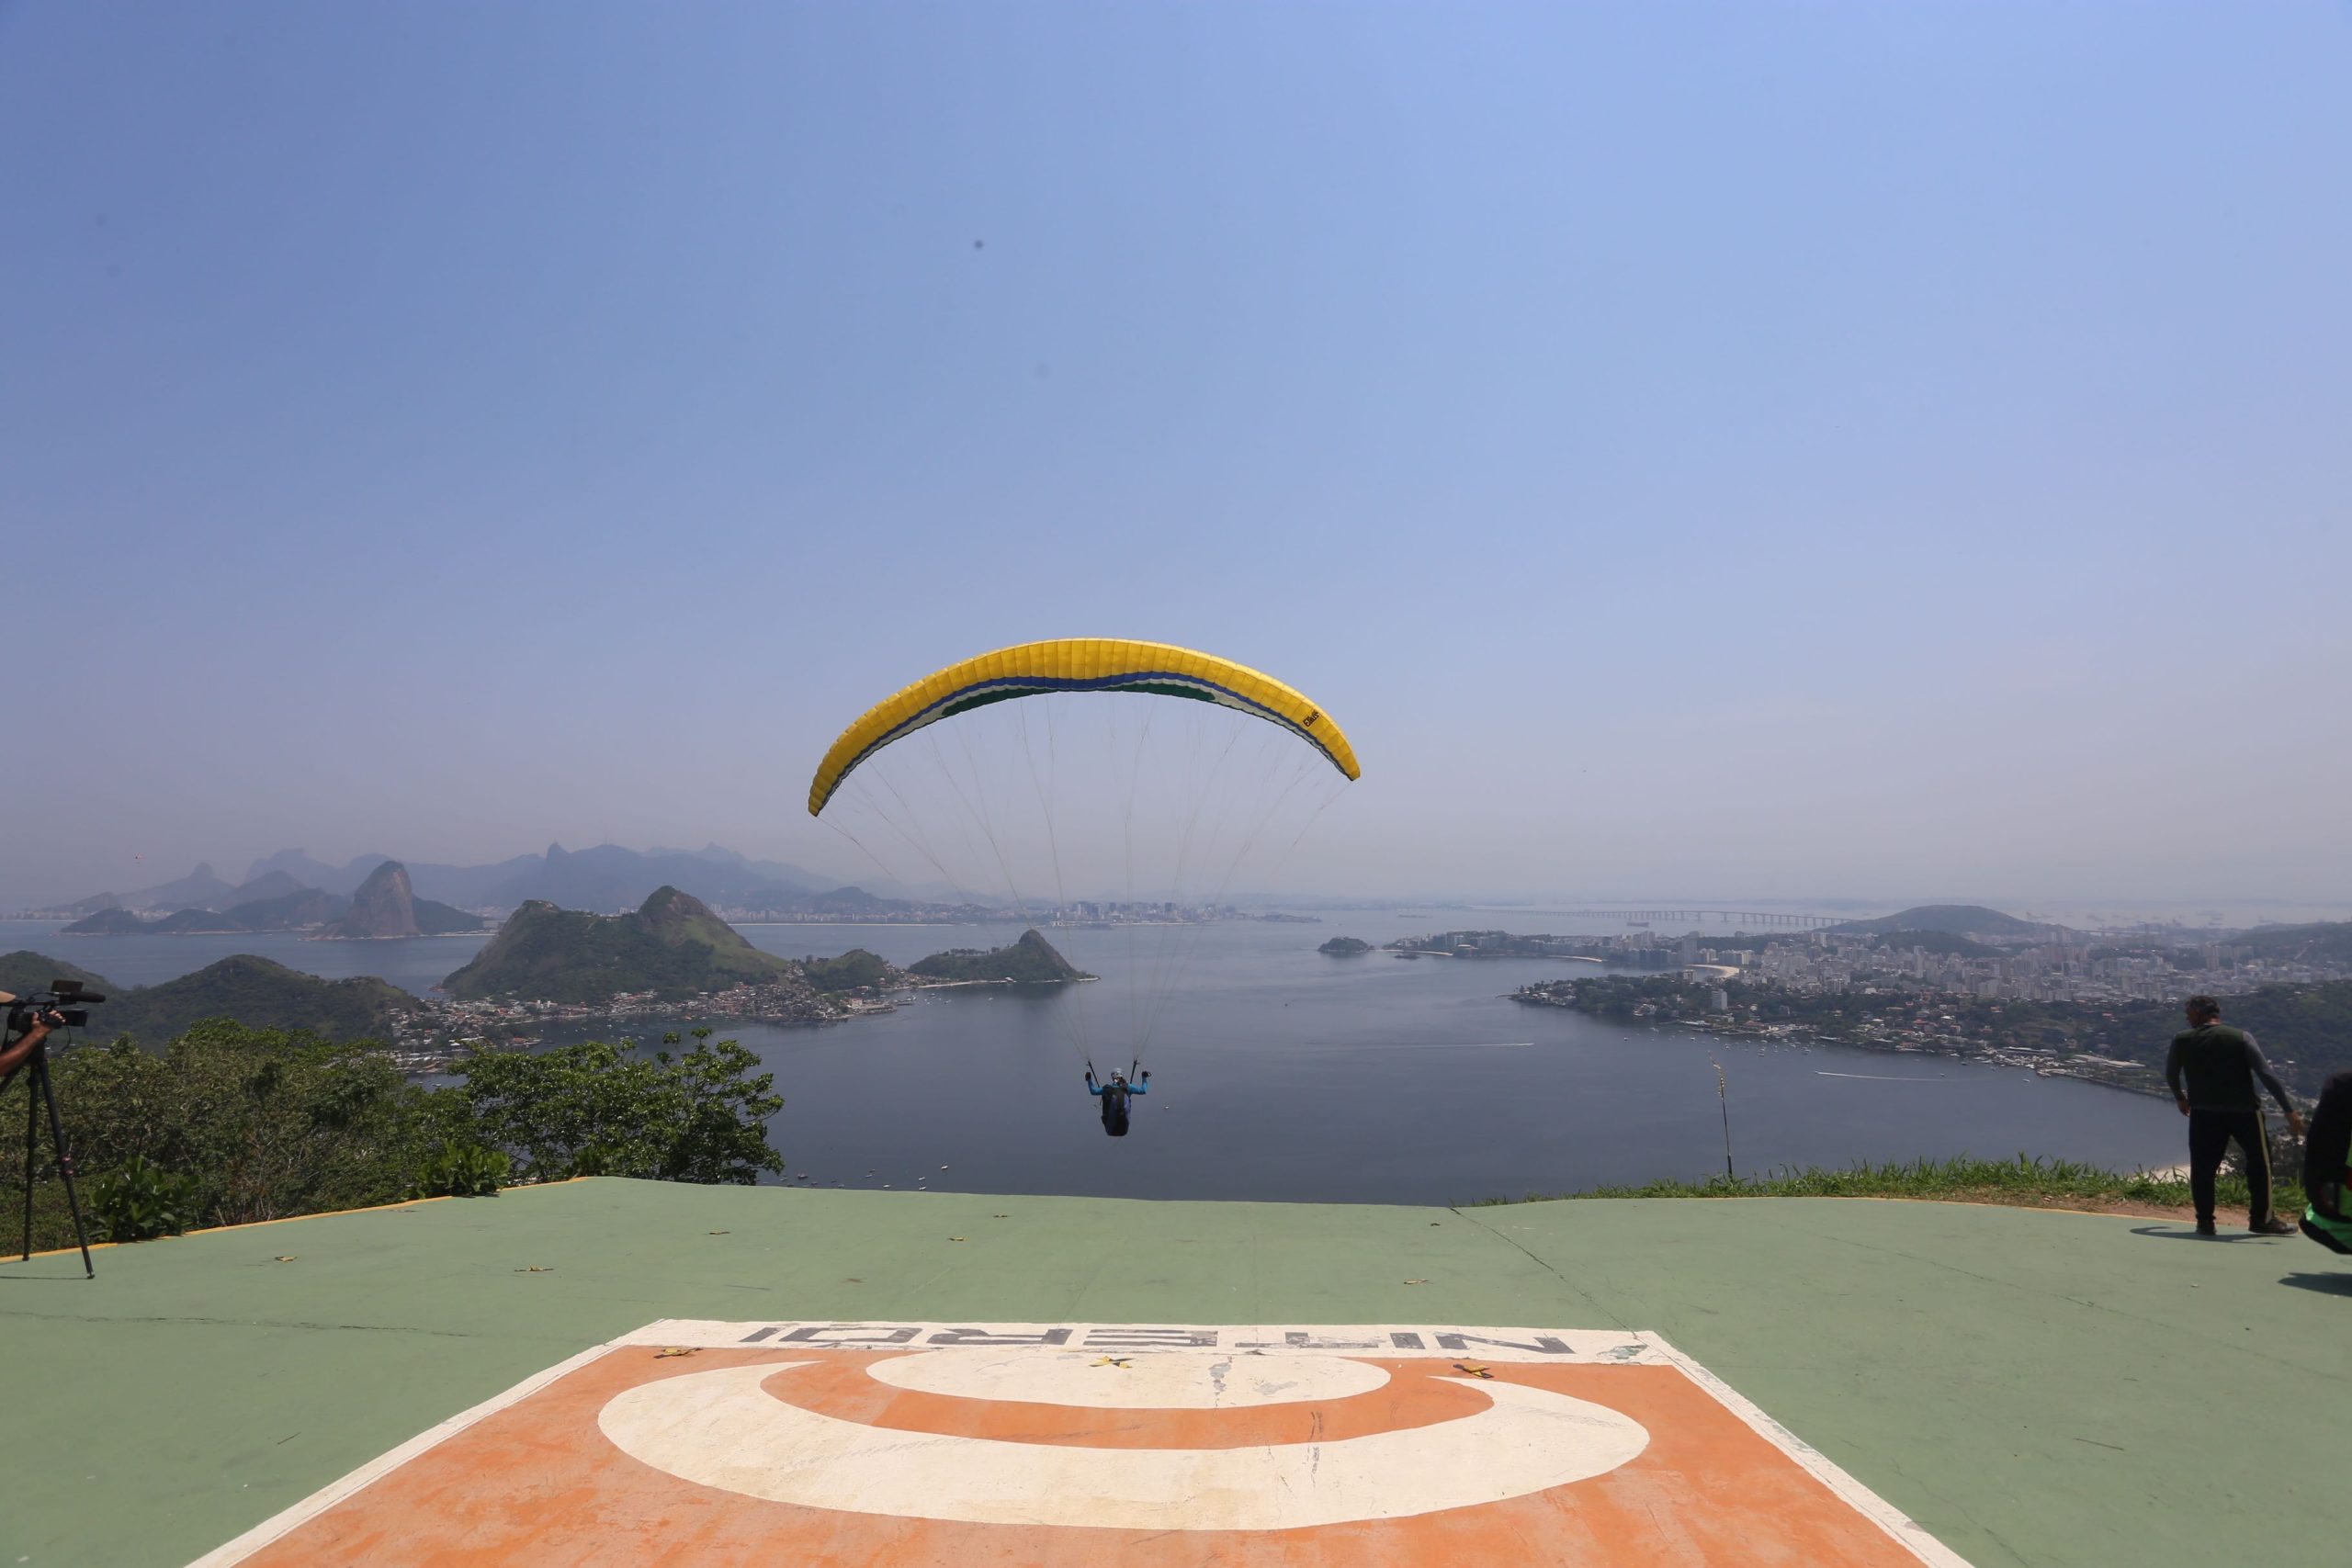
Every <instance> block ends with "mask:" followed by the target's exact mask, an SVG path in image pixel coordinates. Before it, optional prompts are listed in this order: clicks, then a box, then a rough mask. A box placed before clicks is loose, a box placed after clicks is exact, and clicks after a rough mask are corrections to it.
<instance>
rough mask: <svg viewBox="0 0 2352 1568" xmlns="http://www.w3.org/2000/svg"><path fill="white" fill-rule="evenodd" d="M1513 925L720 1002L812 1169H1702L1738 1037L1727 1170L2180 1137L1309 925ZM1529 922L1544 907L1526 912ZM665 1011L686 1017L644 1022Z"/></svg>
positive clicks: (747, 929) (2045, 1085)
mask: <svg viewBox="0 0 2352 1568" xmlns="http://www.w3.org/2000/svg"><path fill="white" fill-rule="evenodd" d="M1507 923H1509V922H1508V921H1506V920H1505V919H1499V918H1496V917H1492V916H1483V917H1482V916H1476V915H1468V914H1464V913H1463V912H1461V911H1447V912H1445V913H1443V914H1442V915H1436V916H1423V915H1413V916H1401V915H1398V914H1397V913H1395V912H1393V911H1385V910H1375V911H1363V912H1360V913H1357V912H1341V913H1327V914H1325V915H1324V917H1323V918H1322V919H1321V921H1320V923H1317V924H1290V923H1272V922H1259V921H1227V922H1219V923H1215V924H1209V925H1203V926H1195V927H1142V928H1124V929H1114V930H1107V931H1104V930H1069V929H1062V930H1054V931H1048V932H1047V933H1046V934H1047V935H1048V936H1049V938H1050V939H1051V940H1052V941H1053V942H1054V943H1055V945H1056V946H1057V947H1058V948H1060V949H1061V950H1062V952H1063V953H1065V954H1066V955H1067V956H1068V957H1069V959H1070V961H1071V962H1072V963H1074V964H1077V965H1078V966H1079V967H1080V968H1081V969H1085V970H1089V971H1091V972H1092V973H1094V974H1097V975H1099V976H1102V978H1101V979H1100V980H1098V981H1095V982H1091V983H1087V984H1082V985H1072V986H1062V987H1046V988H1026V987H1023V988H1007V987H949V988H944V989H938V990H931V991H925V992H922V993H918V994H916V995H915V996H914V997H912V998H910V999H909V1000H908V1001H906V1002H905V1004H904V1005H902V1006H901V1007H900V1008H899V1010H896V1011H894V1012H891V1013H888V1014H883V1015H879V1016H876V1017H870V1018H861V1019H857V1020H853V1021H847V1022H842V1023H836V1024H825V1025H790V1026H777V1025H767V1024H741V1023H730V1022H728V1021H717V1026H718V1032H719V1034H720V1035H721V1036H722V1037H729V1038H735V1039H740V1040H741V1041H742V1043H744V1044H745V1045H747V1046H749V1047H751V1048H752V1050H753V1051H754V1052H756V1053H758V1055H760V1056H761V1058H762V1060H763V1062H764V1063H765V1064H766V1066H768V1068H769V1069H770V1070H772V1071H773V1072H774V1073H775V1078H776V1088H777V1089H778V1091H780V1092H781V1093H783V1094H784V1095H785V1096H786V1106H785V1108H784V1110H783V1111H782V1112H781V1113H780V1114H779V1115H778V1116H777V1118H776V1122H775V1127H774V1129H773V1132H772V1141H773V1142H774V1143H775V1145H776V1147H777V1148H778V1149H780V1150H781V1151H782V1152H783V1154H784V1156H785V1158H786V1161H787V1162H788V1164H789V1166H790V1168H791V1173H790V1175H789V1176H788V1177H787V1178H786V1179H787V1180H790V1181H793V1182H794V1183H796V1184H800V1185H813V1186H822V1187H834V1186H840V1187H859V1188H879V1187H885V1186H888V1187H891V1188H893V1189H897V1190H908V1189H913V1188H925V1187H927V1188H929V1189H930V1190H933V1191H949V1190H953V1191H972V1192H1007V1193H1013V1192H1021V1193H1073V1194H1094V1195H1103V1196H1118V1197H1136V1198H1224V1199H1261V1200H1269V1201H1334V1202H1336V1201H1359V1202H1397V1203H1458V1202H1467V1201H1476V1200H1478V1199H1481V1198H1488V1197H1523V1196H1526V1195H1528V1194H1531V1193H1540V1192H1561V1191H1572V1190H1578V1189H1582V1188H1588V1187H1592V1186H1596V1185H1600V1184H1604V1183H1611V1184H1629V1183H1637V1182H1641V1181H1645V1180H1648V1179H1653V1178H1657V1177H1676V1178H1683V1179H1703V1178H1705V1177H1707V1176H1708V1175H1710V1174H1714V1173H1720V1172H1721V1171H1722V1170H1723V1168H1724V1122H1723V1113H1724V1105H1723V1104H1721V1103H1719V1102H1718V1100H1717V1095H1716V1075H1715V1064H1716V1063H1720V1064H1721V1065H1722V1067H1723V1071H1724V1082H1725V1084H1726V1085H1727V1089H1728V1094H1727V1106H1728V1111H1729V1120H1730V1134H1731V1160H1732V1165H1733V1167H1734V1168H1735V1169H1736V1170H1737V1171H1739V1172H1740V1173H1741V1174H1744V1175H1745V1174H1754V1173H1760V1172H1764V1171H1768V1170H1770V1169H1771V1168H1785V1167H1792V1166H1803V1165H1816V1166H1831V1167H1837V1166H1845V1165H1849V1164H1851V1163H1853V1162H1855V1161H1858V1160H1871V1161H1882V1160H1909V1159H1914V1158H1917V1157H1919V1156H1929V1157H1934V1158H1942V1157H1945V1156H1953V1155H1960V1154H1969V1155H1975V1156H1988V1157H2007V1156H2015V1155H2018V1154H2020V1153H2023V1154H2028V1155H2040V1156H2061V1157H2065V1158H2071V1159H2079V1160H2086V1161H2090V1162H2093V1163H2096V1164H2099V1165H2104V1166H2109V1167H2112V1168H2119V1169H2131V1168H2137V1167H2141V1166H2165V1165H2170V1164H2173V1163H2174V1162H2176V1161H2177V1160H2178V1159H2180V1158H2182V1157H2183V1156H2182V1155H2181V1154H2180V1152H2179V1149H2180V1143H2181V1136H2182V1134H2181V1130H2180V1129H2181V1124H2180V1119H2179V1117H2178V1116H2177V1114H2176V1113H2175V1112H2174V1111H2173V1109H2172V1107H2171V1106H2170V1105H2169V1104H2167V1103H2166V1102H2165V1101H2164V1100H2158V1099H2154V1098H2150V1097H2148V1096H2144V1095H2136V1094H2131V1093H2127V1092H2124V1091H2122V1090H2118V1089H2106V1088H2101V1087H2098V1086H2096V1085H2090V1084H2083V1083H2077V1082H2074V1081H2072V1080H2068V1079H2061V1078H2044V1077H2036V1076H2034V1075H2032V1074H2030V1073H2027V1072H2024V1071H2022V1070H2018V1069H2015V1068H2003V1067H1994V1066H1977V1065H1973V1064H1967V1063H1962V1062H1954V1061H1949V1060H1945V1059H1942V1058H1937V1057H1926V1056H1917V1055H1894V1054H1889V1053H1882V1052H1869V1051H1860V1050H1854V1049H1849V1048H1845V1047H1837V1046H1826V1045H1818V1044H1815V1045H1769V1046H1768V1045H1758V1044H1737V1043H1730V1042H1725V1041H1718V1040H1711V1039H1707V1038H1704V1037H1702V1036H1699V1035H1695V1034H1693V1033H1691V1032H1687V1031H1683V1030H1679V1029H1674V1028H1670V1027H1669V1028H1662V1029H1652V1028H1646V1027H1628V1026H1625V1025H1620V1024H1614V1023H1606V1022H1602V1021H1599V1020H1596V1019H1591V1018H1588V1017H1585V1016H1583V1015H1581V1014H1578V1013H1574V1012H1570V1011H1568V1010H1565V1009H1558V1008H1541V1007H1529V1006H1526V1005H1524V1004H1521V1003H1518V1002H1514V1001H1512V1000H1510V997H1509V993H1510V991H1511V990H1513V989H1514V988H1516V987H1519V986H1521V985H1523V984H1526V983H1527V982H1529V981H1532V980H1537V979H1544V978H1551V977H1555V976H1560V975H1563V974H1568V973H1586V972H1597V971H1595V970H1594V966H1592V965H1589V964H1570V963H1567V962H1566V961H1560V960H1510V959H1504V960H1449V959H1438V958H1424V959H1419V960H1400V959H1397V958H1396V957H1394V956H1392V955H1391V954H1389V953H1385V952H1374V953H1368V954H1364V955H1363V956H1360V957H1356V958H1345V959H1342V958H1328V957H1325V956H1324V955H1323V954H1321V953H1317V951H1316V949H1317V945H1318V944H1319V943H1320V942H1323V941H1324V940H1326V939H1327V938H1329V937H1330V936H1333V935H1352V936H1358V937H1362V938H1364V939H1366V940H1368V941H1372V942H1385V941H1387V940H1389V939H1390V938H1392V937H1397V936H1402V935H1406V934H1418V933H1420V932H1425V931H1433V930H1436V929H1440V928H1441V927H1444V926H1449V925H1450V926H1457V927H1460V926H1478V925H1488V926H1498V925H1504V924H1507ZM1538 923H1540V922H1538ZM1519 927H1529V929H1532V926H1531V924H1530V922H1529V921H1527V920H1525V919H1521V920H1520V921H1519V922H1518V923H1517V925H1516V926H1514V927H1513V929H1519ZM740 929H741V931H742V932H743V934H744V935H745V937H747V938H748V939H749V940H750V941H752V942H753V943H754V944H756V945H758V946H759V947H761V948H763V949H765V950H767V951H769V952H773V953H782V954H785V955H787V956H792V957H799V956H802V955H806V954H812V953H813V954H819V955H827V956H830V955H832V954H836V953H842V952H845V951H847V950H848V949H850V948H853V947H864V948H866V949H868V950H870V951H872V952H875V953H880V954H881V955H882V956H883V957H885V958H888V959H890V960H892V961H893V962H897V963H902V964H903V963H908V962H911V961H912V960H914V959H916V958H919V957H921V956H922V955H923V954H925V953H933V952H937V951H939V950H940V949H942V948H946V947H992V946H997V945H1000V944H1001V943H1004V942H1010V941H1012V939H1013V938H1015V937H1017V936H1018V935H1019V934H1020V928H1019V927H1017V926H1001V927H999V926H820V925H779V926H756V925H752V926H744V927H741V928H740ZM56 932H57V924H56V922H46V921H0V950H14V949H17V948H31V949H34V950H36V951H40V952H43V953H49V954H51V955H53V956H56V957H62V958H65V959H67V960H69V961H71V962H73V963H74V964H79V965H81V966H82V967H83V968H85V969H89V970H93V971H96V973H98V974H101V975H104V976H107V978H108V979H109V980H112V981H114V982H116V983H117V984H119V985H126V986H128V985H152V984H154V983H156V982H158V981H161V980H165V979H169V978H172V977H174V976H178V975H182V974H186V973H188V972H190V971H192V970H195V969H198V968H201V967H202V966H203V965H205V964H209V963H211V962H213V961H214V960H215V959H218V958H220V957H224V956H226V955H228V954H229V953H258V954H260V955H261V956H263V957H266V958H270V959H274V960H276V961H277V962H278V963H281V964H287V965H288V966H289V967H292V968H297V969H301V970H304V971H307V972H309V973H311V974H315V975H321V976H327V977H330V978H334V977H341V976H351V975H376V976H382V977H384V978H386V979H389V980H391V981H393V982H394V983H396V984H398V985H401V986H402V987H406V988H408V989H410V990H413V991H416V992H419V993H423V992H424V991H426V990H428V989H429V988H430V987H432V986H433V984H434V983H435V982H436V981H438V980H439V979H441V978H442V977H443V976H446V975H447V974H448V973H450V972H451V971H453V970H455V969H457V968H458V967H459V966H460V965H462V964H465V963H466V962H467V961H468V960H469V959H470V958H471V957H472V956H473V954H474V953H475V952H477V951H478V950H479V949H480V947H481V943H482V942H483V941H484V940H486V939H485V938H483V937H481V936H463V937H428V938H417V939H412V940H407V941H392V942H309V941H304V940H302V939H300V937H297V936H293V935H290V934H280V933H269V934H261V935H249V936H243V937H232V936H222V937H142V936H129V937H100V938H74V937H63V936H60V935H58V934H56ZM97 1021H98V1022H99V1023H100V1024H101V1025H102V1023H103V1013H102V1012H101V1014H100V1017H99V1019H98V1020H97ZM663 1027H672V1025H667V1024H662V1025H655V1024H648V1025H646V1026H644V1027H643V1028H641V1029H637V1028H632V1029H631V1030H629V1031H628V1032H630V1033H635V1034H638V1035H639V1036H640V1037H650V1036H651V1035H653V1034H656V1033H658V1032H659V1029H660V1028H663ZM611 1032H614V1031H613V1030H612V1029H610V1028H609V1027H608V1026H607V1027H604V1028H599V1029H594V1030H585V1029H581V1028H571V1029H568V1030H562V1031H551V1032H549V1033H548V1036H547V1038H548V1040H549V1041H550V1042H554V1041H560V1040H564V1039H576V1038H582V1037H584V1036H585V1035H587V1034H591V1033H611ZM1138 1052H1139V1053H1140V1056H1141V1062H1142V1065H1143V1066H1147V1067H1148V1068H1150V1069H1151V1072H1152V1079H1151V1089H1150V1092H1149V1094H1148V1096H1147V1097H1145V1098H1142V1099H1139V1100H1136V1103H1135V1111H1134V1117H1133V1123H1132V1131H1131V1132H1130V1134H1128V1135H1127V1136H1125V1137H1124V1138H1112V1137H1108V1136H1106V1135H1105V1134H1104V1133H1103V1128H1102V1125H1101V1123H1100V1122H1099V1121H1098V1120H1097V1117H1096V1114H1095V1109H1096V1102H1095V1101H1094V1100H1093V1099H1092V1098H1091V1097H1090V1096H1089V1095H1088V1094H1087V1092H1086V1089H1085V1087H1084V1084H1083V1082H1082V1077H1081V1074H1082V1071H1083V1066H1084V1064H1085V1062H1086V1061H1087V1060H1088V1059H1089V1058H1090V1056H1091V1060H1092V1061H1093V1063H1094V1065H1095V1066H1097V1067H1098V1068H1099V1069H1103V1070H1108V1069H1110V1068H1112V1067H1114V1066H1115V1067H1118V1068H1122V1069H1124V1068H1125V1067H1126V1066H1128V1065H1129V1062H1130V1059H1131V1057H1132V1056H1133V1055H1136V1053H1138Z"/></svg>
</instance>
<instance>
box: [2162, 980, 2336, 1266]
mask: <svg viewBox="0 0 2352 1568" xmlns="http://www.w3.org/2000/svg"><path fill="white" fill-rule="evenodd" d="M2187 1010H2188V1028H2187V1029H2186V1030H2183V1031H2182V1032H2180V1033H2178V1034H2176V1035H2174V1036H2173V1037H2172V1050H2171V1052H2170V1054H2168V1055H2166V1056H2165V1082H2166V1083H2168V1084H2170V1085H2171V1086H2172V1097H2173V1100H2174V1102H2175V1103H2177V1105H2179V1107H2180V1113H2181V1114H2182V1115H2183V1116H2186V1117H2188V1192H2189V1196H2190V1197H2191V1198H2193V1199H2195V1200H2196V1202H2197V1234H2198V1235H2212V1234H2213V1177H2214V1174H2215V1173H2216V1172H2218V1171H2219V1170H2220V1169H2221V1168H2222V1153H2223V1152H2224V1151H2225V1150H2227V1149H2228V1147H2229V1146H2230V1144H2231V1142H2232V1141H2233V1140H2234V1141H2235V1142H2236V1144H2237V1145H2238V1152H2239V1153H2240V1154H2241V1155H2243V1156H2245V1184H2246V1188H2247V1190H2248V1191H2249V1193H2250V1194H2251V1196H2252V1198H2253V1201H2252V1202H2251V1203H2250V1204H2248V1205H2247V1208H2248V1211H2249V1212H2248V1213H2247V1214H2246V1223H2247V1224H2248V1225H2249V1226H2250V1227H2252V1229H2253V1231H2254V1234H2255V1235H2294V1234H2295V1227H2294V1226H2292V1225H2290V1224H2287V1222H2286V1221H2284V1220H2282V1219H2280V1218H2278V1215H2276V1214H2274V1213H2271V1212H2270V1143H2269V1140H2268V1139H2267V1137H2266V1136H2265V1135H2264V1133H2263V1126H2262V1101H2261V1100H2259V1099H2258V1098H2256V1094H2255V1089H2254V1080H2255V1079H2256V1078H2257V1077H2259V1078H2260V1079H2261V1080H2262V1081H2263V1084H2264V1086H2265V1087H2267V1089H2269V1090H2270V1096H2271V1098H2272V1099H2273V1100H2277V1101H2278V1109H2279V1110H2281V1111H2285V1112H2286V1113H2287V1127H2288V1130H2289V1131H2290V1132H2291V1133H2293V1134H2295V1136H2297V1137H2299V1138H2300V1137H2301V1136H2302V1135H2303V1118H2302V1114H2301V1112H2300V1111H2297V1110H2296V1109H2295V1105H2294V1102H2293V1101H2292V1100H2289V1099H2288V1098H2287V1089H2286V1086H2285V1085H2284V1084H2281V1083H2280V1082H2279V1081H2278V1074H2276V1073H2274V1072H2272V1071H2271V1070H2270V1064H2269V1063H2268V1062H2266V1061H2264V1060H2263V1059H2262V1047H2260V1046H2259V1045H2256V1043H2254V1036H2253V1035H2251V1034H2248V1033H2246V1032H2245V1031H2244V1030H2242V1029H2232V1028H2231V1027H2230V1026H2229V1025H2228V1024H2225V1023H2223V1022H2222V1004H2221V1003H2219V1002H2217V1001H2215V1000H2214V999H2213V998H2211V997H2191V998H2188V1009H2187Z"/></svg>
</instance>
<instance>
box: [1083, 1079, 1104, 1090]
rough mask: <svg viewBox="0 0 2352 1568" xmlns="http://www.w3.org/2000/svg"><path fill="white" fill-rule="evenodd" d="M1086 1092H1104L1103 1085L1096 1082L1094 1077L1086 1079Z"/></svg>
mask: <svg viewBox="0 0 2352 1568" xmlns="http://www.w3.org/2000/svg"><path fill="white" fill-rule="evenodd" d="M1086 1092H1087V1093H1089V1094H1101V1093H1102V1092H1103V1086H1102V1085H1101V1084H1099V1083H1096V1082H1095V1081H1094V1080H1093V1079H1092V1078H1089V1079H1087V1080H1086Z"/></svg>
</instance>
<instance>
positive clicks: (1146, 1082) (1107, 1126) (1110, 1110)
mask: <svg viewBox="0 0 2352 1568" xmlns="http://www.w3.org/2000/svg"><path fill="white" fill-rule="evenodd" d="M1086 1092H1087V1093H1089V1094H1091V1095H1096V1096H1099V1097H1100V1098H1101V1099H1102V1101H1103V1132H1105V1133H1107V1134H1110V1135H1111V1136H1112V1137H1114V1138H1124V1137H1125V1136H1126V1135H1127V1099H1128V1097H1129V1096H1130V1095H1137V1094H1149V1093H1150V1092H1151V1075H1150V1074H1149V1073H1138V1074H1136V1078H1135V1081H1134V1082H1133V1083H1130V1082H1128V1081H1127V1075H1126V1074H1125V1073H1122V1072H1119V1071H1117V1070H1115V1069H1114V1071H1113V1072H1112V1074H1111V1079H1110V1081H1109V1082H1108V1083H1105V1082H1103V1080H1101V1079H1099V1078H1097V1077H1095V1076H1094V1064H1093V1063H1091V1062H1089V1063H1087V1064H1086Z"/></svg>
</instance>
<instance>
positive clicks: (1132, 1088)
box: [1127, 1081, 1151, 1094]
mask: <svg viewBox="0 0 2352 1568" xmlns="http://www.w3.org/2000/svg"><path fill="white" fill-rule="evenodd" d="M1127 1092H1128V1093H1129V1094H1149V1093H1150V1092H1151V1086H1150V1085H1149V1084H1148V1083H1143V1082H1140V1081H1138V1082H1136V1083H1131V1084H1129V1085H1128V1086H1127Z"/></svg>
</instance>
